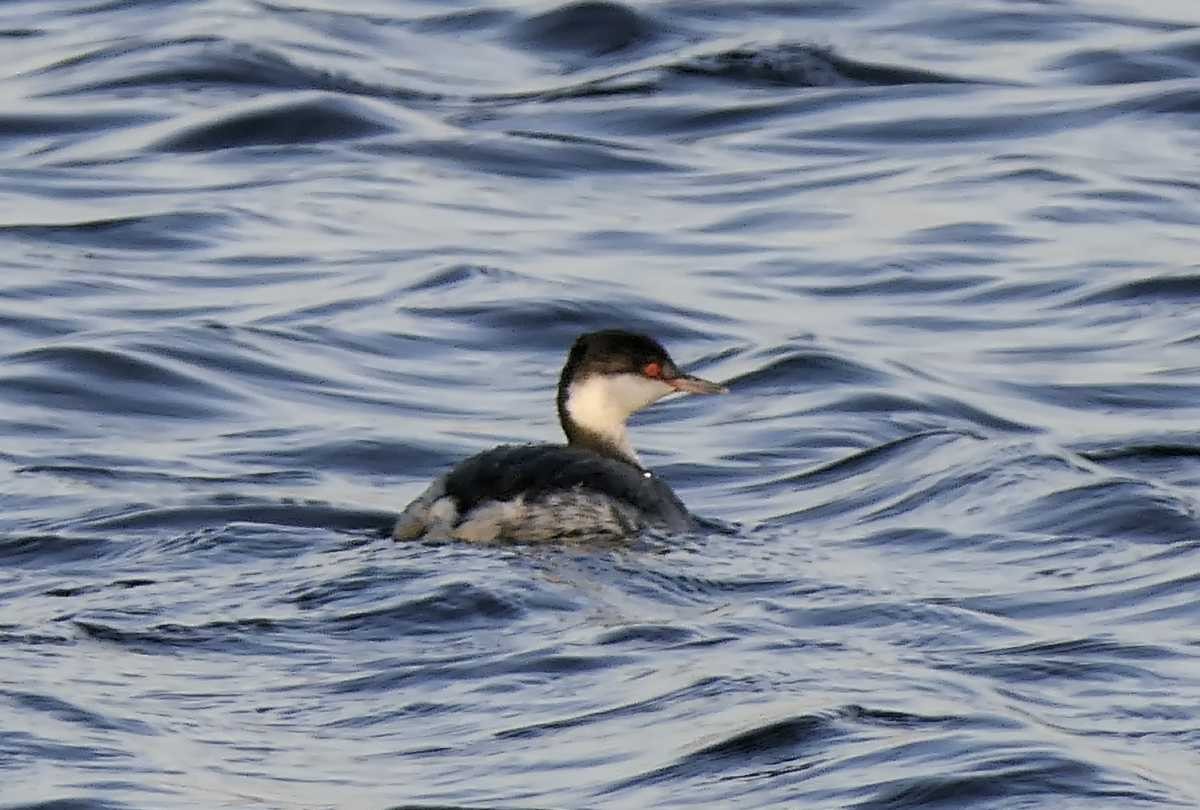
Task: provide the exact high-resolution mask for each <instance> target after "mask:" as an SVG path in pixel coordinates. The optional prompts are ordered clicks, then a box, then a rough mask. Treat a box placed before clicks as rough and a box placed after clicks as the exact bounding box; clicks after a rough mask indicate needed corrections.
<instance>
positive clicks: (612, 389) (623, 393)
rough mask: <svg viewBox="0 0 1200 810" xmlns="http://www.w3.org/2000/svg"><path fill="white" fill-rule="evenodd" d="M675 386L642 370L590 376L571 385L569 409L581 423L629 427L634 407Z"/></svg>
mask: <svg viewBox="0 0 1200 810" xmlns="http://www.w3.org/2000/svg"><path fill="white" fill-rule="evenodd" d="M673 390H674V389H673V388H671V386H669V385H667V384H666V383H664V382H662V381H660V380H651V379H647V378H646V377H642V376H640V375H638V374H617V375H614V376H611V377H589V378H588V379H586V380H584V381H583V382H581V383H576V384H574V385H572V386H571V391H570V394H569V396H568V397H567V410H568V411H570V413H571V418H573V419H574V420H575V421H576V422H578V423H579V424H580V425H582V426H584V427H587V428H590V429H591V430H596V431H599V432H602V433H617V432H622V431H624V429H625V420H626V419H628V418H629V415H630V414H632V413H633V412H634V411H638V410H641V409H642V408H645V407H646V406H647V405H649V404H650V403H651V402H655V401H656V400H659V399H662V398H663V397H665V396H666V395H667V394H669V393H671V392H672V391H673Z"/></svg>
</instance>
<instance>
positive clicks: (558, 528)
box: [392, 444, 693, 542]
mask: <svg viewBox="0 0 1200 810" xmlns="http://www.w3.org/2000/svg"><path fill="white" fill-rule="evenodd" d="M484 493H486V495H485V494H484ZM649 527H656V528H663V529H668V530H670V531H676V532H680V531H687V530H688V529H690V528H692V527H693V519H692V517H691V516H690V515H689V514H688V512H687V509H685V508H684V506H683V504H682V503H680V502H679V499H678V498H676V497H675V494H674V493H673V492H672V491H671V489H670V487H667V486H666V485H665V484H663V483H662V482H661V481H659V480H658V479H657V478H655V477H653V476H648V475H647V474H646V473H645V472H644V471H643V470H640V469H639V468H637V467H634V466H633V465H631V464H627V463H625V462H622V461H617V460H615V459H611V458H607V457H603V456H599V455H597V454H595V453H592V452H590V451H588V450H580V449H577V448H572V447H568V446H563V445H549V444H544V445H521V446H503V447H497V448H495V449H493V450H488V451H487V452H484V453H480V454H479V455H476V456H473V457H471V458H469V459H467V460H466V461H464V462H463V463H462V464H460V465H459V466H458V467H456V468H455V469H454V470H452V471H451V472H450V473H448V474H447V475H445V476H443V477H441V478H439V479H438V480H437V481H435V482H434V483H433V484H431V485H430V487H429V488H428V489H427V490H425V492H423V493H422V494H421V495H420V496H418V497H417V499H416V500H414V501H413V502H412V503H411V504H409V506H408V508H407V509H405V510H404V513H403V514H402V515H401V516H400V518H399V519H398V520H397V521H396V527H395V529H394V530H393V532H392V536H393V537H394V538H395V539H397V540H414V539H418V538H422V537H429V538H446V539H458V540H467V541H473V542H494V541H500V540H507V541H518V542H541V541H547V540H555V539H560V538H574V539H586V540H604V539H619V538H622V537H628V536H630V535H633V534H636V533H637V532H639V531H641V530H642V529H645V528H649Z"/></svg>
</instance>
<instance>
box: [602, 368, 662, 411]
mask: <svg viewBox="0 0 1200 810" xmlns="http://www.w3.org/2000/svg"><path fill="white" fill-rule="evenodd" d="M604 382H605V384H606V385H607V387H608V389H609V390H608V396H609V398H610V399H611V400H612V402H613V403H614V404H615V405H616V407H617V408H618V409H620V410H622V411H624V412H625V415H626V416H628V415H629V414H631V413H633V412H634V411H640V410H641V409H642V408H645V407H646V406H647V405H649V404H650V403H652V402H657V401H658V400H660V399H662V398H663V397H665V396H666V395H667V394H669V393H671V392H672V391H673V390H674V389H673V388H671V386H669V385H667V384H666V383H665V382H663V381H661V380H652V379H650V378H648V377H643V376H641V375H640V374H617V375H615V376H613V377H608V378H605V380H604Z"/></svg>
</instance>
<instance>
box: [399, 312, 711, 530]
mask: <svg viewBox="0 0 1200 810" xmlns="http://www.w3.org/2000/svg"><path fill="white" fill-rule="evenodd" d="M725 390H726V389H725V388H724V387H723V386H721V385H718V384H717V383H714V382H709V381H708V380H702V379H700V378H699V377H693V376H691V375H690V374H684V373H682V372H680V370H679V368H678V367H677V366H676V365H675V362H674V361H673V360H672V359H671V356H670V355H669V354H667V350H666V349H664V348H663V347H662V345H661V344H660V343H659V342H658V341H656V340H654V339H653V338H649V337H646V336H644V335H638V334H634V333H632V332H624V331H621V330H617V329H609V330H605V331H602V332H590V333H588V334H585V335H580V336H579V337H578V338H577V339H576V340H575V343H574V345H573V346H572V347H571V352H570V354H569V355H568V356H567V362H566V365H564V366H563V370H562V374H561V375H560V376H559V379H558V419H559V422H560V423H561V424H562V429H563V432H564V433H565V434H567V443H566V444H565V445H562V444H527V445H501V446H500V447H496V448H494V449H492V450H486V451H484V452H482V453H480V454H478V455H475V456H471V457H470V458H468V459H467V460H465V461H463V462H461V463H460V464H459V465H458V466H457V467H455V468H454V469H452V470H451V471H450V472H448V473H446V474H445V475H443V476H442V477H441V478H438V479H437V480H436V481H434V482H433V483H432V484H430V485H429V488H428V489H426V490H425V491H424V492H423V493H421V495H420V496H419V497H418V498H417V499H416V500H415V501H413V502H412V503H410V504H409V505H408V506H407V507H406V508H405V510H404V512H403V513H402V514H401V515H400V518H399V519H398V520H397V521H396V526H395V528H394V529H393V530H392V537H393V538H394V539H396V540H413V539H417V538H421V537H436V538H454V539H459V540H468V541H475V542H488V541H496V540H516V541H532V542H536V541H545V540H554V539H558V538H575V539H584V540H604V539H616V538H620V537H625V536H628V535H631V534H635V533H637V532H638V531H640V530H642V529H644V528H649V527H655V528H661V529H665V530H667V531H672V532H684V531H688V530H689V529H691V528H693V527H694V526H695V518H693V517H692V515H691V514H689V513H688V511H687V509H686V508H685V507H684V505H683V504H682V503H681V502H680V500H679V498H678V497H676V495H675V493H674V492H673V491H672V490H671V488H670V487H669V486H667V485H666V484H665V483H663V482H662V481H661V480H659V479H658V478H657V477H656V476H655V475H654V474H653V473H651V472H650V471H649V470H647V469H646V468H645V467H643V466H642V463H641V461H640V460H639V459H638V456H637V453H635V452H634V450H633V446H632V445H631V444H630V443H629V436H628V434H627V433H626V429H625V422H626V420H627V419H629V417H630V416H631V415H632V414H633V413H635V412H636V411H639V410H641V409H642V408H645V407H646V406H647V405H650V404H651V403H653V402H656V401H657V400H659V399H662V398H663V397H665V396H666V395H667V394H672V393H675V392H676V391H685V392H688V393H692V394H719V393H724V392H725Z"/></svg>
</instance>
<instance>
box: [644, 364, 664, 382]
mask: <svg viewBox="0 0 1200 810" xmlns="http://www.w3.org/2000/svg"><path fill="white" fill-rule="evenodd" d="M642 373H643V374H645V375H646V376H647V377H650V378H651V379H658V378H659V377H661V376H662V366H660V365H659V364H658V363H647V364H646V365H644V366H642Z"/></svg>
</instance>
